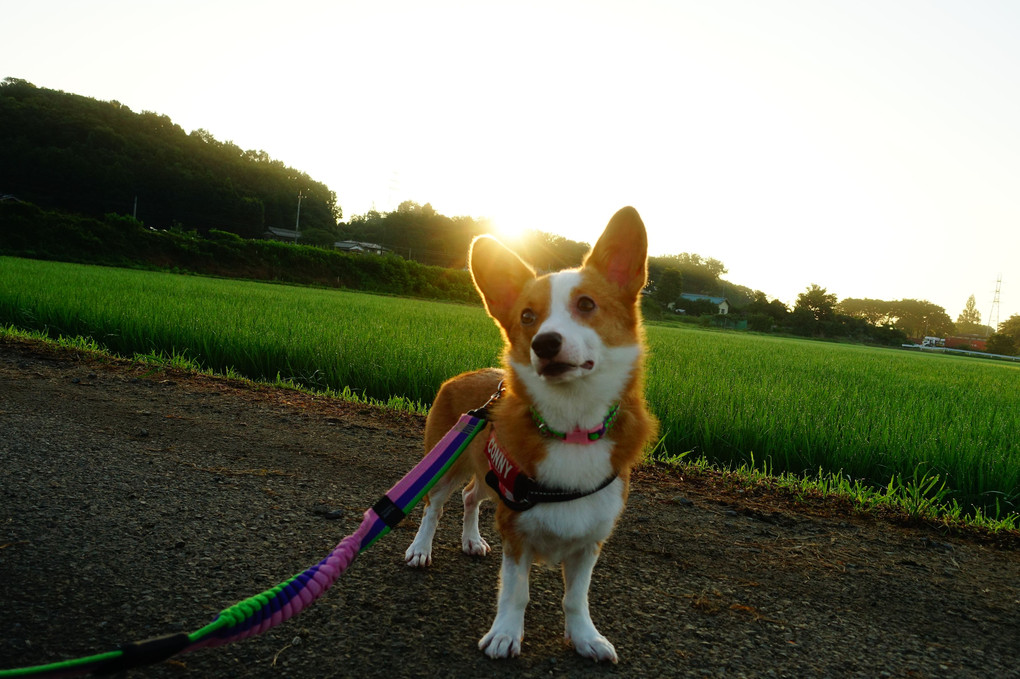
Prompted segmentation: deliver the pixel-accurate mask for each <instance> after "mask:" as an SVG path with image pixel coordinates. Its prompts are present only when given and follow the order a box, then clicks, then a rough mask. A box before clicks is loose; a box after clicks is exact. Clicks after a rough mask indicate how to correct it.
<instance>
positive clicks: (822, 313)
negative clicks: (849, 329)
mask: <svg viewBox="0 0 1020 679" xmlns="http://www.w3.org/2000/svg"><path fill="white" fill-rule="evenodd" d="M836 301H837V298H836V295H834V294H832V293H831V292H828V291H827V290H826V289H825V288H823V287H820V286H819V285H818V284H817V283H812V284H811V285H810V286H809V287H808V288H807V289H806V290H805V291H804V292H802V293H800V294H799V295H797V302H796V303H795V304H794V311H796V310H797V309H805V310H807V311H809V312H810V313H811V315H812V316H813V317H814V319H815V320H816V321H819V322H822V321H828V320H830V319H831V318H832V317H833V316H834V315H835V313H836Z"/></svg>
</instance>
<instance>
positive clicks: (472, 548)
mask: <svg viewBox="0 0 1020 679" xmlns="http://www.w3.org/2000/svg"><path fill="white" fill-rule="evenodd" d="M461 547H463V549H464V553H465V554H469V555H471V556H485V555H486V554H488V553H489V552H491V551H492V547H489V543H488V542H486V541H485V538H483V537H482V536H480V535H479V536H478V537H470V538H469V537H464V538H463V539H462V540H461Z"/></svg>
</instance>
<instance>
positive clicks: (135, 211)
mask: <svg viewBox="0 0 1020 679" xmlns="http://www.w3.org/2000/svg"><path fill="white" fill-rule="evenodd" d="M131 219H133V220H135V221H136V222H137V221H138V196H135V207H134V209H132V210H131Z"/></svg>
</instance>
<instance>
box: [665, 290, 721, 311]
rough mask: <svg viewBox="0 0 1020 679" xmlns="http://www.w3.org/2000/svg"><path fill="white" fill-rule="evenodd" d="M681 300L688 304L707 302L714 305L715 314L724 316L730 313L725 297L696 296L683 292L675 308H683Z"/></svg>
mask: <svg viewBox="0 0 1020 679" xmlns="http://www.w3.org/2000/svg"><path fill="white" fill-rule="evenodd" d="M683 300H688V301H690V302H709V303H711V304H714V305H715V308H716V313H717V314H719V315H722V316H725V315H726V314H728V313H729V312H730V302H729V300H728V299H726V298H725V297H713V296H712V295H696V294H693V293H689V292H685V293H683V294H682V295H680V301H678V302H677V303H676V304H675V306H678V307H680V308H683Z"/></svg>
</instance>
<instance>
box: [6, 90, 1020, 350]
mask: <svg viewBox="0 0 1020 679" xmlns="http://www.w3.org/2000/svg"><path fill="white" fill-rule="evenodd" d="M0 148H2V149H3V154H0V194H5V195H6V194H14V195H16V196H18V198H20V199H23V200H24V201H26V202H31V203H35V204H38V205H39V206H42V207H43V208H53V209H56V210H62V211H65V212H71V213H76V214H78V215H82V216H84V217H92V218H97V219H94V220H91V221H88V220H86V221H81V220H79V219H78V218H77V217H74V216H71V215H65V217H64V218H60V217H57V216H54V213H51V212H41V213H40V214H46V215H47V217H46V218H45V219H43V220H42V221H43V222H45V223H46V224H47V225H48V226H47V228H46V229H35V233H33V227H32V226H31V224H30V223H29V222H27V221H24V220H19V223H20V224H21V225H23V226H24V228H26V229H28V232H26V233H25V234H22V235H21V236H17V237H16V234H14V232H13V231H12V230H11V228H10V227H11V226H12V222H9V221H8V223H5V224H3V225H2V226H3V227H5V228H4V229H0V251H7V252H8V253H11V254H17V253H26V252H28V253H35V254H34V255H30V256H43V257H47V256H48V257H52V258H56V259H75V258H76V257H75V255H74V254H73V253H72V252H70V251H68V249H67V247H66V243H59V242H57V243H53V242H51V243H49V244H47V243H46V242H44V240H45V239H40V237H39V236H40V235H41V234H43V233H48V234H49V235H50V236H52V237H57V233H58V232H59V231H60V229H58V228H57V227H56V226H55V225H56V224H57V223H58V222H60V221H61V219H63V220H64V231H65V233H67V234H71V235H72V236H73V237H72V238H70V240H69V241H68V242H69V243H80V244H83V247H85V246H86V245H87V244H89V243H93V242H94V241H95V240H96V238H95V237H93V238H92V239H91V240H90V239H89V238H86V237H85V236H84V234H83V233H82V232H83V230H85V229H86V226H85V225H86V224H88V225H91V228H94V229H96V231H97V233H98V232H103V233H105V234H106V236H105V237H107V238H113V235H111V234H116V235H117V237H116V238H113V240H115V241H117V242H119V243H120V246H121V247H120V249H119V250H118V249H117V248H114V250H112V251H111V252H110V253H107V255H101V254H99V253H98V252H97V253H92V254H89V253H88V250H89V248H88V247H85V250H84V252H85V254H83V255H81V256H79V257H78V258H77V259H78V261H98V260H103V261H109V260H111V259H113V260H117V261H121V262H124V261H127V260H128V259H130V258H131V257H137V258H138V261H139V262H141V263H142V264H143V265H152V262H151V261H149V260H151V259H152V258H151V256H149V257H147V256H146V255H145V254H144V252H143V251H142V250H140V249H138V248H136V247H134V246H132V247H124V244H125V243H126V242H133V243H134V244H135V245H137V243H140V242H142V241H143V240H144V237H143V236H141V235H139V234H140V233H141V231H140V229H142V228H143V225H144V227H146V228H148V229H149V230H150V231H152V230H155V231H158V232H160V233H164V234H169V235H168V236H166V238H167V239H169V240H164V241H162V244H163V245H162V246H161V248H157V250H158V252H160V253H162V256H163V257H164V260H165V261H166V262H167V264H166V265H169V266H172V267H180V268H184V269H186V270H189V271H203V272H209V271H213V270H221V271H222V273H223V274H225V275H247V276H249V277H254V278H270V279H280V280H301V279H303V277H302V276H301V275H299V273H298V272H284V271H282V270H281V269H280V267H281V266H282V264H281V263H282V262H284V261H289V262H292V263H295V265H299V264H297V263H298V262H304V263H305V264H300V265H299V266H305V265H307V262H308V261H311V260H317V261H320V260H321V261H329V262H330V264H329V265H328V266H325V267H321V266H320V267H318V268H317V269H316V271H317V274H316V276H317V278H316V276H313V277H312V278H313V279H316V280H315V282H318V283H319V284H338V285H344V286H347V287H354V288H357V289H372V288H373V286H374V287H375V288H376V289H380V290H384V291H387V292H398V294H399V292H400V291H410V293H411V294H417V295H426V296H437V297H443V298H449V299H460V300H467V299H468V298H470V297H471V295H470V287H465V284H466V283H465V281H466V280H467V279H464V278H463V277H460V278H457V282H456V284H455V285H453V286H452V287H451V286H449V285H447V283H448V281H445V280H442V277H439V278H435V279H434V280H435V281H438V283H436V284H433V283H429V282H422V281H424V280H425V279H427V278H429V277H428V276H425V277H424V278H423V277H422V276H421V275H419V274H420V272H418V270H415V272H413V273H412V274H408V271H410V270H409V269H406V268H401V267H400V266H398V265H396V264H395V263H394V262H389V263H387V264H385V265H384V263H383V262H382V261H380V262H376V263H374V264H372V265H371V266H370V267H369V266H368V265H365V266H361V265H358V266H355V267H353V270H355V271H356V272H361V273H355V274H353V275H352V276H345V275H344V274H343V272H342V271H341V268H342V267H343V266H349V265H350V262H352V261H355V260H350V259H336V258H332V259H331V258H328V257H327V256H326V255H314V253H311V252H310V251H300V252H303V254H301V255H300V256H291V255H288V256H287V257H283V258H281V256H280V252H282V251H278V250H277V249H274V248H275V247H276V246H269V245H266V246H257V245H251V246H243V247H242V245H240V244H239V243H240V241H238V242H234V241H231V240H230V239H229V238H228V236H230V235H231V234H234V235H236V236H239V237H241V238H243V239H254V240H258V239H262V238H264V237H265V235H266V230H267V228H269V227H277V228H284V229H290V228H293V225H294V220H295V216H296V211H297V205H298V196H299V195H300V196H301V198H300V200H301V236H302V239H301V242H302V243H303V244H310V245H319V246H322V247H323V248H325V249H332V247H333V244H334V243H335V242H336V241H341V240H353V241H362V242H371V243H376V244H378V245H380V246H382V247H383V248H384V249H385V250H387V251H388V252H390V253H391V254H393V255H397V256H399V257H400V258H402V259H404V260H412V261H415V262H418V263H421V264H425V265H434V266H439V267H444V268H446V269H452V270H455V271H456V270H461V269H464V267H465V266H466V264H467V262H466V258H467V252H468V248H469V244H470V242H471V240H472V239H473V238H475V237H476V236H478V235H480V234H483V233H489V232H491V231H492V224H491V223H489V222H488V221H487V220H484V219H475V218H473V217H447V216H445V215H442V214H439V213H438V212H436V210H435V209H434V208H433V207H432V206H431V205H430V204H428V203H426V204H424V205H421V204H418V203H416V202H413V201H405V202H403V203H401V204H400V205H399V206H398V207H397V209H396V210H394V211H393V212H388V213H381V212H377V211H374V210H373V211H370V212H368V213H366V214H364V215H355V216H353V217H351V218H350V219H349V221H348V222H347V223H342V222H341V221H340V220H341V218H342V216H343V215H342V211H341V208H340V206H339V204H338V203H337V198H336V194H335V193H334V192H333V191H331V190H330V189H329V188H328V187H327V186H325V185H324V184H322V183H320V182H317V181H315V180H313V179H311V178H310V177H309V176H308V175H307V174H305V173H303V172H300V171H298V170H295V169H293V168H289V167H287V166H285V165H284V164H283V163H281V162H279V161H276V160H273V159H272V158H270V157H269V156H268V154H266V153H265V152H264V151H252V150H248V151H245V150H242V149H240V148H239V147H238V146H236V145H235V144H233V143H232V142H220V141H217V140H216V139H215V138H214V137H213V136H212V135H211V134H210V133H209V132H207V131H205V130H201V129H200V130H196V131H194V132H191V133H190V134H188V133H185V132H184V130H183V129H181V128H180V127H179V126H178V125H176V124H174V123H173V121H171V120H170V118H168V117H167V116H165V115H160V114H157V113H152V112H148V111H143V112H142V113H135V112H133V111H131V110H130V109H128V108H127V107H126V106H123V105H122V104H120V103H118V102H116V101H111V102H102V101H97V100H95V99H91V98H88V97H83V96H79V95H73V94H67V93H64V92H60V91H55V90H49V89H45V88H39V87H36V86H35V85H32V84H31V83H28V82H26V81H24V80H19V79H16V78H7V79H6V80H4V81H3V82H2V83H0ZM19 209H21V208H19ZM25 209H27V208H25ZM16 211H17V210H15V212H16ZM23 212H24V210H23ZM7 213H8V215H10V211H7ZM117 215H120V217H118V216H117ZM125 215H132V216H131V217H129V218H126V219H124V218H123V217H124V216H125ZM0 216H2V212H0ZM111 224H113V225H117V226H116V227H115V228H114V227H111ZM96 225H102V226H101V228H100V226H96ZM118 229H119V231H118ZM129 233H130V234H133V235H131V237H130V238H126V237H125V234H129ZM189 233H190V234H191V235H190V236H189V235H188V234H189ZM203 236H204V237H205V240H208V241H210V242H213V243H215V244H216V245H215V246H208V247H207V246H206V245H204V244H202V241H203V239H202V238H201V237H203ZM171 237H172V238H171ZM19 238H20V240H19ZM125 238H126V240H125ZM174 238H176V239H177V240H173V239H174ZM182 238H183V240H182ZM189 238H190V239H191V240H190V241H188V239H189ZM26 239H27V240H26ZM4 241H6V242H4ZM171 241H172V242H174V243H175V245H174V246H173V247H169V246H167V243H170V242H171ZM182 243H184V245H181V244H182ZM188 243H190V245H189V244H188ZM196 243H198V244H199V245H196ZM102 245H103V246H108V244H107V243H103V244H102ZM227 245H229V247H227ZM508 245H510V246H511V247H513V248H514V249H515V250H516V251H518V252H519V253H521V255H522V256H523V257H524V259H525V260H526V261H528V262H529V263H530V264H531V265H532V266H534V267H535V268H536V269H537V270H538V271H540V272H545V271H555V270H559V269H563V268H568V267H575V266H578V265H580V263H581V261H582V259H583V257H584V255H585V253H586V252H587V251H588V249H589V245H588V244H587V243H583V242H577V241H572V240H569V239H566V238H563V237H561V236H557V235H554V234H552V233H548V232H545V231H542V230H540V229H536V230H533V231H530V232H528V233H526V234H523V236H522V237H520V238H518V239H515V240H514V241H512V242H509V243H508ZM196 248H197V249H198V250H201V251H203V252H204V254H203V255H202V256H201V257H198V258H197V259H196V258H195V257H192V256H191V255H190V254H189V253H191V254H194V252H195V250H196ZM100 249H101V248H100ZM167 252H173V253H176V254H175V255H174V257H176V258H177V259H176V260H174V259H172V258H171V259H170V260H166V256H167ZM213 252H215V253H217V255H216V256H218V257H221V258H224V260H225V261H224V262H223V263H219V264H212V263H210V262H209V261H208V258H209V257H210V256H212V254H211V253H213ZM288 252H289V251H288ZM296 252H298V251H296ZM132 253H134V254H132ZM240 253H243V254H240ZM323 257H327V259H326V260H323V259H322V258H323ZM385 259H392V258H385ZM227 260H229V262H228V261H227ZM366 267H367V268H366ZM313 268H315V267H313ZM369 269H371V270H373V271H376V270H378V271H379V272H381V271H384V270H388V271H389V272H390V274H391V275H393V276H394V278H395V280H396V281H397V282H396V283H394V284H392V285H390V284H386V283H384V282H383V281H382V279H381V278H378V276H377V275H376V274H371V275H367V274H365V276H362V274H363V273H364V272H365V271H367V270H369ZM231 272H233V273H231ZM245 272H247V273H245ZM725 273H727V270H726V267H725V265H724V264H723V263H722V262H720V261H719V260H716V259H713V258H704V257H702V256H700V255H697V254H691V253H681V254H677V255H666V256H661V257H652V258H650V259H649V279H650V283H649V289H648V292H650V293H651V294H650V295H649V296H648V297H649V298H650V299H651V300H652V301H653V303H652V304H650V305H646V309H648V310H649V311H651V312H652V313H653V315H655V314H657V315H659V316H662V317H668V316H666V315H665V314H663V309H665V308H666V307H673V306H674V305H675V303H676V301H677V300H679V299H680V298H681V295H682V294H683V293H698V294H703V295H713V296H720V297H725V298H727V299H728V300H729V302H730V304H731V307H732V311H733V313H734V315H735V316H736V317H740V318H743V319H745V320H746V321H747V323H748V326H749V327H750V328H751V329H755V330H762V331H779V332H791V333H794V334H799V335H805V336H814V337H851V338H855V339H859V340H861V341H876V342H883V343H896V342H898V341H899V340H901V339H904V338H905V337H908V336H909V337H923V336H926V335H937V336H946V335H949V334H952V333H953V332H976V331H977V330H979V329H983V328H984V327H985V326H980V324H979V321H980V315H979V314H977V312H976V309H974V308H973V307H974V304H973V300H971V301H970V302H969V303H968V305H969V306H968V308H966V309H965V310H964V312H963V313H961V315H960V317H959V318H958V319H957V323H955V324H954V323H953V321H952V320H951V318H950V317H949V315H948V314H947V313H946V312H945V309H943V308H942V307H939V306H937V305H935V304H932V303H931V302H928V301H925V300H911V299H904V300H898V301H883V300H871V299H853V298H850V299H844V300H842V301H841V302H840V301H837V299H836V298H835V296H834V295H831V294H829V293H828V292H827V291H826V290H825V289H824V288H820V287H819V286H817V285H812V286H811V287H809V288H808V289H807V290H806V291H805V293H802V294H801V295H800V296H799V297H798V300H797V302H796V303H795V305H794V307H793V308H792V309H790V308H788V307H787V306H786V305H785V304H783V303H782V302H780V301H778V300H774V299H773V300H770V299H769V298H768V296H767V295H766V294H765V293H763V292H761V291H757V290H752V289H751V288H747V287H744V286H740V285H735V284H732V283H730V282H728V281H726V280H724V279H723V278H722V276H723V274H725ZM430 275H431V274H430ZM408 276H410V278H408ZM305 278H307V276H306V277H305ZM361 278H364V280H361ZM430 280H432V279H430ZM331 281H333V282H331ZM345 281H346V282H345ZM401 281H403V282H401ZM466 291H467V292H466ZM683 306H684V308H685V310H686V311H687V312H688V314H689V315H699V314H705V315H709V314H711V313H712V311H713V308H712V305H711V304H709V303H704V302H700V303H699V302H691V301H684V302H683ZM1015 319H1016V317H1014V318H1012V319H1010V320H1009V321H1007V322H1006V323H1004V324H1002V325H1001V326H1000V328H999V329H998V330H999V332H998V333H996V335H993V337H992V340H991V344H990V346H991V347H995V348H997V349H998V350H999V353H1010V352H1013V353H1015V351H1016V347H1015V346H1014V345H1020V331H1018V330H1017V329H1015V325H1020V320H1016V323H1014V320H1015ZM1003 327H1004V328H1005V330H1003ZM988 330H989V331H990V330H992V329H991V328H988Z"/></svg>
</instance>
